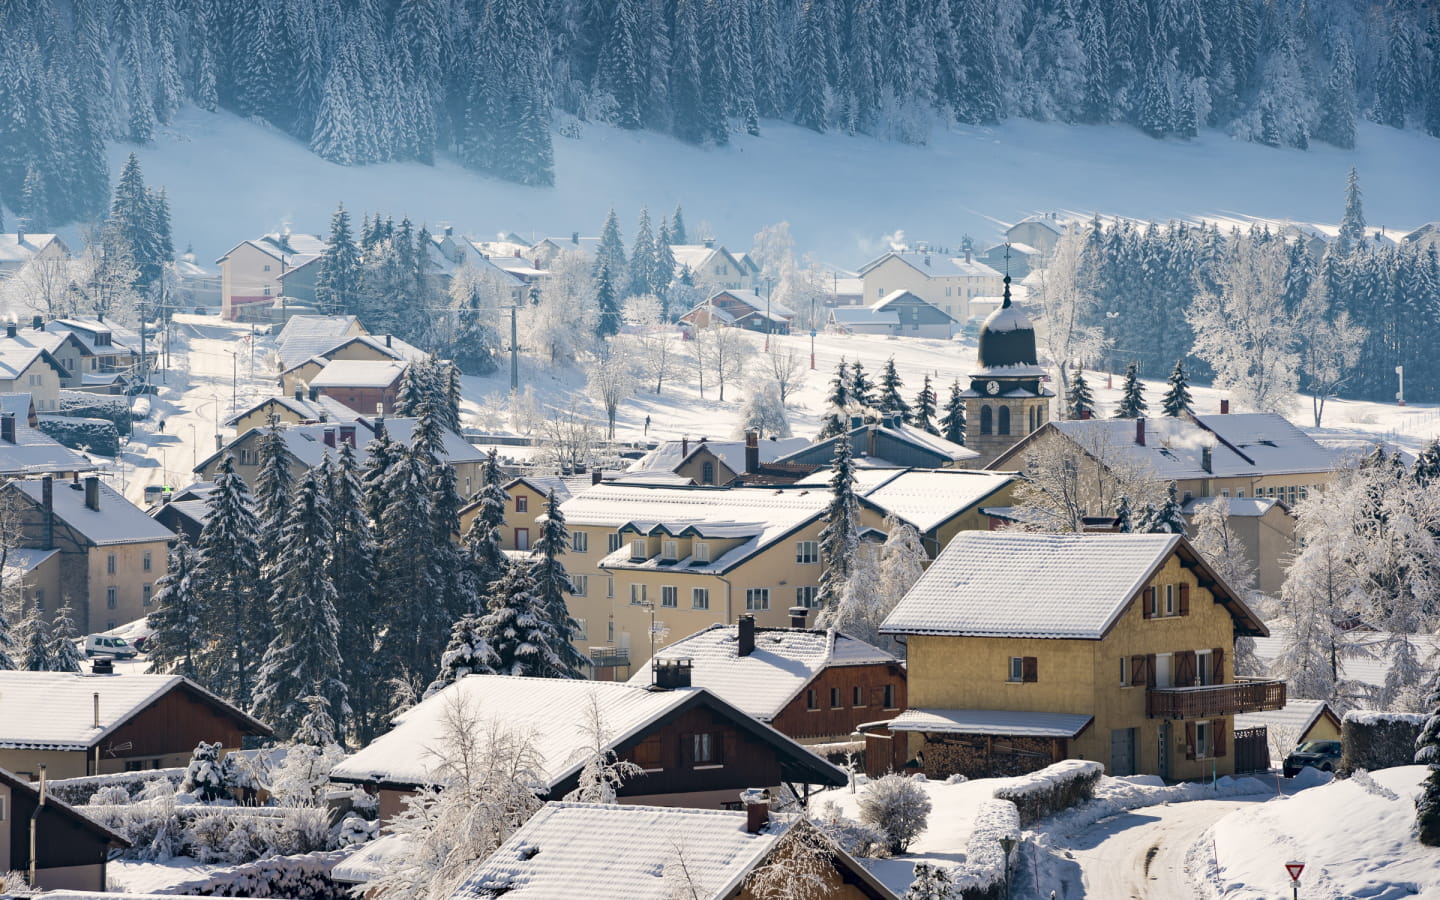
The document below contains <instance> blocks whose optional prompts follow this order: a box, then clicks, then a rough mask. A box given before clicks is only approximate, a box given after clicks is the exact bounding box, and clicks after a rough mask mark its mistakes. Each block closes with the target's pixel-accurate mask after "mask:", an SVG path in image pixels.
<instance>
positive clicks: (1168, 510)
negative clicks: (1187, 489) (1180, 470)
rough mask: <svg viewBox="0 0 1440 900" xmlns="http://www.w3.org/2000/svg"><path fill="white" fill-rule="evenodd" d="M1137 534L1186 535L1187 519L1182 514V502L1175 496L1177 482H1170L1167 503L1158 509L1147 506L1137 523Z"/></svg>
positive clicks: (1166, 497) (1166, 496)
mask: <svg viewBox="0 0 1440 900" xmlns="http://www.w3.org/2000/svg"><path fill="white" fill-rule="evenodd" d="M1134 530H1135V533H1137V534H1184V533H1185V517H1184V516H1183V515H1182V514H1181V512H1180V500H1179V498H1178V497H1177V496H1176V494H1175V482H1173V481H1172V482H1170V486H1169V488H1168V489H1167V490H1166V494H1165V501H1164V502H1163V503H1161V504H1160V506H1158V507H1156V506H1153V505H1151V504H1149V503H1147V504H1145V510H1144V512H1142V513H1141V515H1140V517H1139V519H1137V520H1136V522H1135V529H1134Z"/></svg>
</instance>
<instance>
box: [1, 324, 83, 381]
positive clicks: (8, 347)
mask: <svg viewBox="0 0 1440 900" xmlns="http://www.w3.org/2000/svg"><path fill="white" fill-rule="evenodd" d="M63 340H64V339H63V338H58V337H57V336H56V335H53V334H49V333H48V332H38V331H20V332H17V333H16V336H15V337H13V338H7V337H5V336H4V335H3V334H0V378H4V379H7V380H14V379H16V378H19V377H20V375H21V374H22V373H23V372H24V371H25V370H26V369H28V368H30V367H31V366H32V365H34V364H35V361H36V360H37V359H44V360H45V361H46V362H48V363H50V365H51V366H53V367H54V368H55V370H56V371H58V372H66V373H67V374H68V371H67V370H66V368H65V366H64V365H63V364H62V363H61V362H60V360H58V359H56V358H55V357H54V355H53V354H52V353H51V352H50V348H51V347H52V346H59V344H60V342H61V341H63Z"/></svg>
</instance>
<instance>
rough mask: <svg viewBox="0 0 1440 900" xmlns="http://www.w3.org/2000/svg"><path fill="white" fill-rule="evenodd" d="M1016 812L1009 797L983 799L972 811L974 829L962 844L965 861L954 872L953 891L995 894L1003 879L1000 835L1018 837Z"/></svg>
mask: <svg viewBox="0 0 1440 900" xmlns="http://www.w3.org/2000/svg"><path fill="white" fill-rule="evenodd" d="M1019 837H1020V811H1019V810H1018V809H1016V808H1015V804H1014V803H1011V802H1010V801H1009V800H986V801H984V802H982V803H981V804H980V807H979V810H978V811H977V812H976V813H975V829H974V830H973V831H971V832H970V843H969V844H967V845H966V846H965V851H966V852H965V864H964V865H963V866H961V867H960V868H959V869H958V870H957V871H956V872H955V873H954V882H955V887H954V892H955V894H956V895H957V896H964V897H991V896H997V895H996V894H995V890H996V888H997V887H998V885H1000V884H1001V883H1002V882H1003V881H1004V879H1005V868H1006V865H1007V863H1008V862H1009V861H1008V860H1007V859H1006V858H1005V848H1004V847H1003V846H1002V845H1001V844H1000V839H1001V838H1012V839H1016V840H1018V839H1019Z"/></svg>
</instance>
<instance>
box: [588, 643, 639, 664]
mask: <svg viewBox="0 0 1440 900" xmlns="http://www.w3.org/2000/svg"><path fill="white" fill-rule="evenodd" d="M589 656H590V664H591V665H592V666H594V667H595V668H597V669H611V668H618V667H620V666H629V665H630V649H629V648H628V647H591V648H590V653H589Z"/></svg>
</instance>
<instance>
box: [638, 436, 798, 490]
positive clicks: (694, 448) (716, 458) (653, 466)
mask: <svg viewBox="0 0 1440 900" xmlns="http://www.w3.org/2000/svg"><path fill="white" fill-rule="evenodd" d="M809 444H810V442H809V441H807V440H805V439H804V438H767V439H765V440H761V439H760V437H759V435H757V434H755V433H754V432H751V433H749V434H748V435H747V436H746V438H745V440H743V441H712V440H709V439H708V438H703V437H702V438H699V439H698V440H697V439H692V438H688V437H683V438H681V439H680V440H678V441H676V440H669V441H661V442H660V444H659V445H658V446H656V447H655V449H653V450H651V451H650V452H649V453H646V454H645V455H644V456H643V457H641V458H640V459H638V460H636V461H635V463H634V464H632V465H631V466H630V468H629V469H628V470H627V472H628V473H629V474H637V473H661V472H669V473H671V474H673V475H676V476H677V477H679V478H681V479H688V480H689V481H690V482H691V483H692V484H699V485H728V484H732V483H734V482H735V481H736V480H737V479H739V478H740V476H742V475H744V474H745V473H747V472H754V471H755V470H756V469H757V468H759V467H760V466H763V465H766V464H768V463H773V462H775V461H776V460H777V459H779V458H780V457H782V456H785V455H787V454H790V453H794V452H796V451H799V450H801V449H803V448H805V447H808V446H809Z"/></svg>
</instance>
